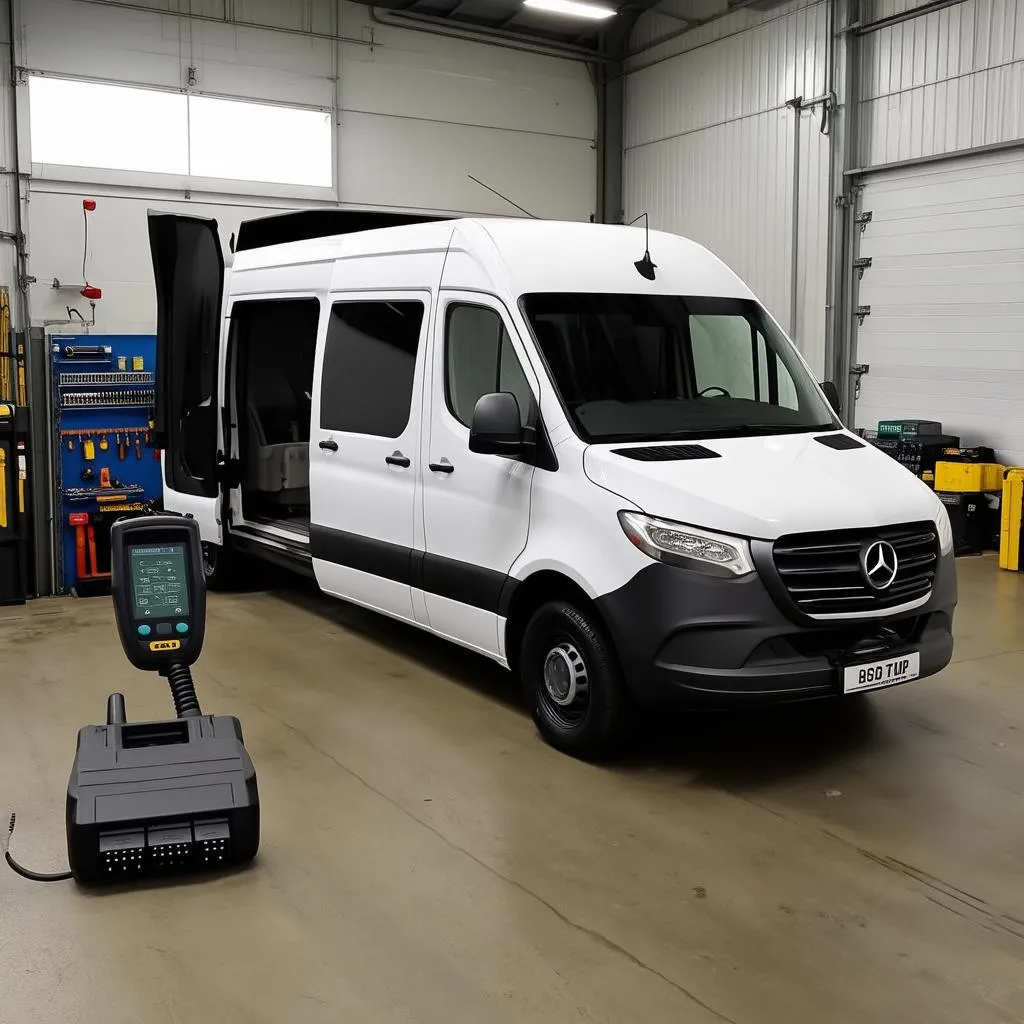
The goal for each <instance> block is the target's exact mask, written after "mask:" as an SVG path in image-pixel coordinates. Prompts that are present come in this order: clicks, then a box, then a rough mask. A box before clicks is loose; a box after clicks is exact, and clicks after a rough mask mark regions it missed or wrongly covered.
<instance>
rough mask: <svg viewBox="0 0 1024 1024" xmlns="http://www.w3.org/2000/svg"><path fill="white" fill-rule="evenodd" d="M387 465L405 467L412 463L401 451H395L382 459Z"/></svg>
mask: <svg viewBox="0 0 1024 1024" xmlns="http://www.w3.org/2000/svg"><path fill="white" fill-rule="evenodd" d="M384 461H385V462H386V463H387V464H388V465H389V466H401V467H402V469H406V468H408V467H409V466H411V465H412V460H411V459H408V458H406V457H405V456H404V455H403V454H402V453H401V452H395V453H394V454H392V455H389V456H388V457H387V458H386V459H385V460H384Z"/></svg>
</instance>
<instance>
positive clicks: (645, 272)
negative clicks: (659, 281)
mask: <svg viewBox="0 0 1024 1024" xmlns="http://www.w3.org/2000/svg"><path fill="white" fill-rule="evenodd" d="M640 217H643V219H644V258H643V259H642V260H637V261H636V262H635V263H634V264H633V266H634V267H636V272H637V273H638V274H639V275H640V276H641V277H643V278H646V279H647V280H648V281H653V280H654V271H655V269H656V268H657V266H658V264H657V263H655V262H654V260H652V259H651V226H650V224H649V223H648V221H647V211H646V210H645V211H644V212H643V213H641V214H640ZM640 217H636V218H634V219H633V220H631V221H630V222H629V226H632V225H633V224H635V223H636V222H637V221H638V220H639V219H640Z"/></svg>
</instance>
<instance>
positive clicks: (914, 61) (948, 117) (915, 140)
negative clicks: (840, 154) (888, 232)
mask: <svg viewBox="0 0 1024 1024" xmlns="http://www.w3.org/2000/svg"><path fill="white" fill-rule="evenodd" d="M906 6H907V4H906V2H905V0H880V2H878V4H877V7H876V10H875V11H874V12H873V15H874V18H876V19H877V18H883V17H886V16H888V15H891V14H895V13H900V12H901V11H902V10H904V9H905V8H906ZM911 6H913V5H911ZM861 82H862V87H861V92H862V97H863V102H862V103H861V108H860V146H859V163H860V166H861V167H877V166H878V165H879V164H888V163H894V162H896V161H901V160H911V159H916V158H918V157H929V156H936V155H940V154H946V153H956V152H958V151H962V150H965V149H972V148H975V147H979V146H989V145H993V144H996V143H1005V142H1011V141H1014V140H1017V139H1021V140H1024V3H1022V2H1021V0H966V2H964V3H960V4H956V5H954V6H952V7H946V8H944V9H942V10H940V11H935V12H934V13H932V14H926V15H921V16H919V17H916V18H913V19H912V20H910V21H905V22H902V23H900V24H897V25H893V26H891V27H888V28H883V29H880V30H878V31H877V32H873V33H871V34H870V35H867V36H864V37H863V42H862V62H861Z"/></svg>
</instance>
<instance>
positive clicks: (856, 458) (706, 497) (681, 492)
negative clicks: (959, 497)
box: [583, 434, 940, 540]
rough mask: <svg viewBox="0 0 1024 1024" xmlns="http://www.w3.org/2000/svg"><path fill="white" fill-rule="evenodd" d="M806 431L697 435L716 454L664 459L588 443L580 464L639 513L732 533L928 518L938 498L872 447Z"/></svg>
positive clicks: (774, 534) (768, 534)
mask: <svg viewBox="0 0 1024 1024" xmlns="http://www.w3.org/2000/svg"><path fill="white" fill-rule="evenodd" d="M815 436H817V435H815V434H787V435H784V436H779V435H775V436H771V437H740V438H728V439H724V440H701V441H699V442H693V443H696V444H700V445H702V446H703V447H705V448H709V449H710V450H711V451H713V452H717V453H718V455H720V456H721V458H717V459H707V458H705V459H689V460H682V461H673V462H640V461H638V460H636V459H631V458H627V457H625V456H623V455H617V454H615V452H616V450H623V449H626V448H639V447H655V446H653V445H646V446H645V445H637V444H629V445H625V444H617V445H590V446H589V447H588V448H587V449H586V451H585V452H584V456H583V466H584V470H585V472H586V474H587V476H588V477H589V478H590V479H591V480H592V481H593V482H594V483H595V484H597V485H598V486H599V487H603V488H604V489H605V490H608V491H611V492H613V493H615V494H618V495H619V496H620V497H622V498H625V499H626V500H627V501H629V502H631V503H633V504H635V505H636V506H638V507H639V508H640V509H641V510H642V511H643V512H646V513H647V514H648V515H653V516H660V517H661V518H663V519H672V520H675V521H676V522H680V523H686V524H687V525H689V526H698V527H704V528H705V529H709V530H717V531H720V532H723V533H731V534H735V535H736V536H740V537H753V538H759V539H761V540H777V539H778V538H779V537H782V536H785V535H786V534H792V533H809V532H813V531H818V530H842V529H849V528H858V527H868V528H870V527H877V526H887V525H893V524H896V523H908V522H920V521H924V520H935V519H936V516H937V514H938V510H939V508H940V505H939V501H938V499H937V498H936V497H935V495H934V494H933V493H932V491H931V490H930V489H929V488H928V487H927V485H925V484H924V483H922V482H921V481H920V480H918V479H917V478H916V477H914V476H913V475H912V474H911V473H909V472H908V471H907V470H906V469H904V468H903V467H902V466H901V465H900V464H899V463H898V462H896V461H895V460H894V459H891V458H890V457H889V456H888V455H886V454H884V453H883V452H881V451H879V450H878V449H877V448H875V447H873V446H872V445H865V446H864V447H863V448H855V449H850V450H847V451H837V450H836V449H834V448H829V447H827V446H826V445H823V444H821V443H819V442H818V441H815V440H814V438H815ZM850 436H853V435H850ZM664 443H665V444H672V443H673V442H664ZM674 443H676V444H679V443H686V442H674Z"/></svg>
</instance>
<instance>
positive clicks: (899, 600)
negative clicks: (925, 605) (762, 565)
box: [774, 523, 939, 615]
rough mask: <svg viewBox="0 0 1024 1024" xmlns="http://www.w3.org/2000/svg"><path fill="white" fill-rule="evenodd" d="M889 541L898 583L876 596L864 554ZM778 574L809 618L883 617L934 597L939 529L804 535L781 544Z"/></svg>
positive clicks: (920, 527)
mask: <svg viewBox="0 0 1024 1024" xmlns="http://www.w3.org/2000/svg"><path fill="white" fill-rule="evenodd" d="M876 540H887V541H888V542H889V543H890V544H891V545H892V546H893V548H894V550H895V551H896V558H897V560H898V567H897V571H896V578H895V579H894V580H893V582H892V584H891V585H890V586H889V587H887V588H886V589H885V590H875V588H874V587H872V586H870V585H869V584H868V582H867V580H865V578H864V574H863V572H862V571H861V566H860V553H861V551H862V550H863V548H864V547H865V545H867V544H870V543H871V542H872V541H876ZM774 555H775V568H776V570H777V571H778V574H779V576H780V578H781V579H782V583H783V585H784V586H785V588H786V590H787V591H788V593H789V596H790V597H791V598H792V599H793V602H794V603H795V604H796V606H797V607H798V608H799V609H800V610H801V611H803V612H806V613H807V614H808V615H849V614H851V613H855V612H872V611H882V610H884V609H886V608H894V607H896V606H897V605H902V604H908V603H909V602H911V601H916V600H919V599H920V598H922V597H926V596H927V595H928V594H929V593H931V589H932V585H933V584H934V582H935V570H936V568H937V566H938V560H939V539H938V534H937V533H936V531H935V524H934V523H910V524H908V525H905V526H886V527H882V528H880V529H871V530H836V531H833V532H830V533H804V534H799V535H795V536H791V537H783V538H782V539H781V540H778V541H776V542H775V546H774Z"/></svg>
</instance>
